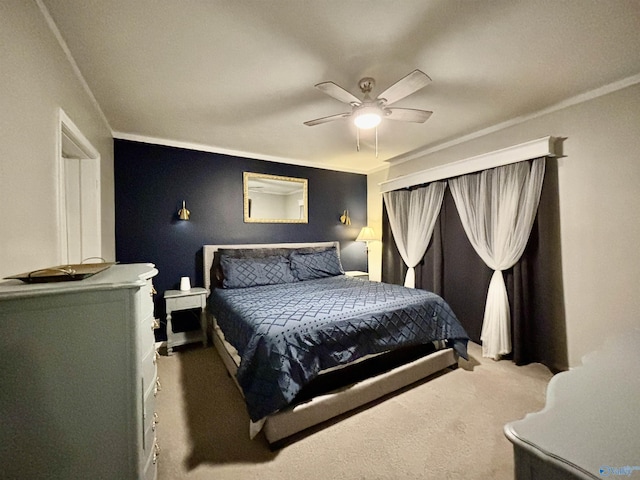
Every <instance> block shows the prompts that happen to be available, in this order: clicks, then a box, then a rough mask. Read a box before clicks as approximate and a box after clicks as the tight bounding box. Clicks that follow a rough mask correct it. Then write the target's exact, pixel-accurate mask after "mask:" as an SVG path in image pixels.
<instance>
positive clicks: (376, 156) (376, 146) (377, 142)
mask: <svg viewBox="0 0 640 480" xmlns="http://www.w3.org/2000/svg"><path fill="white" fill-rule="evenodd" d="M376 158H378V127H376Z"/></svg>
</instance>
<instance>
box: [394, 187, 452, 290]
mask: <svg viewBox="0 0 640 480" xmlns="http://www.w3.org/2000/svg"><path fill="white" fill-rule="evenodd" d="M446 187H447V182H433V183H430V184H429V185H427V186H426V187H420V188H417V189H415V190H395V191H392V192H385V193H383V194H382V196H383V199H384V203H385V205H386V206H387V214H388V215H389V225H390V227H391V233H393V239H394V240H395V242H396V246H397V247H398V251H399V252H400V256H401V257H402V260H403V261H404V263H405V264H406V265H407V267H409V269H408V270H407V275H406V277H405V279H404V286H405V287H410V288H415V285H416V274H415V269H414V267H415V266H416V265H417V264H418V262H420V260H422V257H424V253H425V252H426V250H427V247H428V246H429V242H430V241H431V235H432V234H433V226H434V225H435V223H436V219H437V218H438V214H439V213H440V207H441V206H442V199H443V198H444V189H445V188H446Z"/></svg>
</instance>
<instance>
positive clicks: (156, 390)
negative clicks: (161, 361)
mask: <svg viewBox="0 0 640 480" xmlns="http://www.w3.org/2000/svg"><path fill="white" fill-rule="evenodd" d="M160 390H162V385H161V384H160V379H159V378H156V387H155V388H154V389H153V396H154V397H155V396H156V395H158V392H159V391H160Z"/></svg>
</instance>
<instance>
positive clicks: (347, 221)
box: [340, 210, 351, 225]
mask: <svg viewBox="0 0 640 480" xmlns="http://www.w3.org/2000/svg"><path fill="white" fill-rule="evenodd" d="M340 223H341V224H343V225H351V217H349V210H345V211H344V213H343V214H342V215H340Z"/></svg>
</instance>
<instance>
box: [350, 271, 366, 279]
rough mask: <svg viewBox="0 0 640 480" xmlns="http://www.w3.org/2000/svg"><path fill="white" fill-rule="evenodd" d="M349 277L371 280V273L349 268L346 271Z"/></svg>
mask: <svg viewBox="0 0 640 480" xmlns="http://www.w3.org/2000/svg"><path fill="white" fill-rule="evenodd" d="M344 274H345V275H346V276H347V277H355V278H361V279H363V280H369V274H368V273H367V272H363V271H361V270H348V271H346V272H344Z"/></svg>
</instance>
